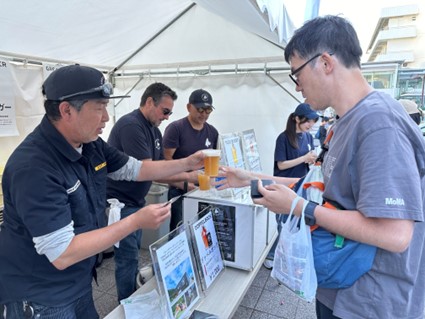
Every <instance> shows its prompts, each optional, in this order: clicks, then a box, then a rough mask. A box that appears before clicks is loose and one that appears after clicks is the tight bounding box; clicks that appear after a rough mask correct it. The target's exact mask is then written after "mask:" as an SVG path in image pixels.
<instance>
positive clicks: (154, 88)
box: [140, 82, 177, 106]
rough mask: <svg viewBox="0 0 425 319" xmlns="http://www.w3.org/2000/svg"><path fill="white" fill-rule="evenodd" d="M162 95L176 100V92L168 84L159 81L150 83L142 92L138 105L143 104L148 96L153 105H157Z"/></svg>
mask: <svg viewBox="0 0 425 319" xmlns="http://www.w3.org/2000/svg"><path fill="white" fill-rule="evenodd" d="M164 96H169V97H170V98H172V99H173V101H175V100H177V94H176V92H174V91H173V90H172V89H170V88H169V87H168V86H166V85H165V84H163V83H160V82H156V83H152V84H151V85H149V86H148V87H147V88H146V90H145V92H143V95H142V99H141V100H140V106H143V105H145V104H146V101H147V99H148V98H149V97H151V98H152V100H153V101H154V103H155V105H157V104H158V103H159V102H160V101H161V99H162V98H163V97H164Z"/></svg>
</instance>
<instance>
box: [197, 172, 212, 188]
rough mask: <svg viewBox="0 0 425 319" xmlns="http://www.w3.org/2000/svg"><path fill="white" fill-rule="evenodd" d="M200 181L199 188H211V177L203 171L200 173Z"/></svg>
mask: <svg viewBox="0 0 425 319" xmlns="http://www.w3.org/2000/svg"><path fill="white" fill-rule="evenodd" d="M198 183H199V190H201V191H207V190H209V189H210V187H211V184H210V177H209V176H208V175H206V174H204V173H203V172H199V173H198Z"/></svg>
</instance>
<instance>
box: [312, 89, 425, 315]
mask: <svg viewBox="0 0 425 319" xmlns="http://www.w3.org/2000/svg"><path fill="white" fill-rule="evenodd" d="M333 131H334V134H333V136H332V139H331V141H330V148H329V152H328V154H327V155H326V157H325V160H324V164H323V174H324V179H325V192H324V194H323V195H324V197H325V198H328V199H330V200H333V201H336V202H338V203H339V204H340V205H342V206H343V207H345V208H346V209H355V210H358V211H360V212H361V213H362V214H364V215H365V216H367V217H383V218H397V219H409V220H414V221H417V222H416V223H415V230H414V235H413V238H412V241H411V243H410V246H409V248H408V249H407V250H406V251H405V252H403V253H391V252H389V251H386V250H383V249H379V248H378V250H377V253H376V256H375V260H374V264H373V266H372V269H371V270H370V271H369V272H368V273H366V274H365V275H363V276H362V277H361V278H360V279H359V280H357V281H356V283H355V284H354V285H353V286H352V287H350V288H347V289H340V290H336V289H318V292H317V299H318V300H319V301H320V302H322V303H323V304H325V305H326V306H327V307H329V308H331V309H333V310H334V315H335V316H338V317H341V318H344V319H346V318H359V319H360V318H361V319H365V318H386V319H387V318H421V319H422V318H423V313H424V300H425V253H424V234H425V223H423V221H424V207H425V205H424V198H425V194H424V190H425V178H424V174H425V142H424V140H423V137H422V134H421V132H420V130H419V128H418V127H417V125H416V124H415V123H414V122H413V121H412V120H411V118H410V117H409V115H408V114H407V113H406V112H405V110H404V109H403V107H402V106H401V104H399V103H398V102H397V101H395V100H393V99H392V98H390V97H389V96H388V95H386V94H383V93H379V92H372V93H370V94H369V95H368V96H367V97H365V98H364V99H363V100H362V101H360V102H359V103H358V104H357V105H356V106H355V107H354V108H352V109H351V110H350V111H349V112H347V113H346V114H345V115H344V116H343V117H341V118H340V119H339V120H338V121H337V123H336V124H335V125H334V126H333ZM336 213H337V212H336Z"/></svg>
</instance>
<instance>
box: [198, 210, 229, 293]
mask: <svg viewBox="0 0 425 319" xmlns="http://www.w3.org/2000/svg"><path fill="white" fill-rule="evenodd" d="M192 227H193V235H194V237H195V243H196V248H197V251H198V256H199V258H198V262H199V267H198V268H199V269H201V270H202V277H203V278H204V281H205V286H206V289H208V287H209V286H210V285H211V284H212V283H213V281H214V280H215V279H216V278H217V276H218V275H219V274H220V273H221V271H222V270H223V269H224V262H223V259H222V257H221V252H220V245H219V243H218V239H217V235H216V232H215V227H214V221H213V217H212V212H211V211H209V212H208V213H207V214H205V215H204V216H202V217H201V218H200V219H199V220H198V221H196V222H195V223H193V225H192Z"/></svg>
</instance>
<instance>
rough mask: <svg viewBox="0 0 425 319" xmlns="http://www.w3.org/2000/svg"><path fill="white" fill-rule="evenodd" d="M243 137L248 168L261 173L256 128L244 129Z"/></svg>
mask: <svg viewBox="0 0 425 319" xmlns="http://www.w3.org/2000/svg"><path fill="white" fill-rule="evenodd" d="M241 138H242V147H243V154H244V155H245V162H246V166H247V169H248V170H249V171H251V172H257V173H261V172H262V169H261V160H260V152H259V150H258V144H257V139H256V137H255V132H254V129H250V130H246V131H243V132H242V133H241Z"/></svg>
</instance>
